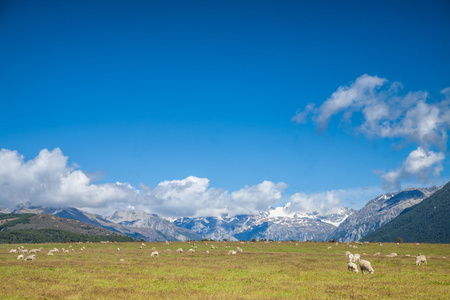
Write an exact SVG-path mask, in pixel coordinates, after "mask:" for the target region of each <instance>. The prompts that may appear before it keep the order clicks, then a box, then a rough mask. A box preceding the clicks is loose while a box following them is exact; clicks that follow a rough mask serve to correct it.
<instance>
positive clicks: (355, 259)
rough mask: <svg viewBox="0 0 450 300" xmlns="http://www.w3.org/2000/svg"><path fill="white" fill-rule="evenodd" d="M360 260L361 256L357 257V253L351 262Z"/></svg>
mask: <svg viewBox="0 0 450 300" xmlns="http://www.w3.org/2000/svg"><path fill="white" fill-rule="evenodd" d="M360 259H361V255H359V254H358V253H356V254H353V262H355V263H356V262H358V261H359V260H360Z"/></svg>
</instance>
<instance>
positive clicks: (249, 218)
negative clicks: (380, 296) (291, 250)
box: [172, 204, 355, 241]
mask: <svg viewBox="0 0 450 300" xmlns="http://www.w3.org/2000/svg"><path fill="white" fill-rule="evenodd" d="M354 212H355V210H353V209H351V208H342V209H340V210H339V211H338V212H336V213H333V214H328V215H320V214H319V213H317V212H315V213H311V214H306V213H299V212H291V211H290V210H289V204H288V205H286V206H284V207H269V210H268V211H265V212H260V213H259V214H258V215H237V216H225V217H195V218H189V217H183V218H177V219H175V220H172V222H173V223H174V224H175V225H176V226H179V227H183V228H186V229H189V230H192V231H194V232H196V233H198V234H199V235H201V236H202V237H203V238H207V239H214V240H221V239H228V240H252V239H256V240H260V239H267V240H269V239H272V240H299V241H306V240H318V241H321V240H324V239H325V238H326V237H327V236H328V235H330V234H331V232H333V231H334V229H336V226H337V225H338V224H340V223H341V222H343V221H344V220H345V219H346V218H347V217H348V216H350V215H351V214H353V213H354Z"/></svg>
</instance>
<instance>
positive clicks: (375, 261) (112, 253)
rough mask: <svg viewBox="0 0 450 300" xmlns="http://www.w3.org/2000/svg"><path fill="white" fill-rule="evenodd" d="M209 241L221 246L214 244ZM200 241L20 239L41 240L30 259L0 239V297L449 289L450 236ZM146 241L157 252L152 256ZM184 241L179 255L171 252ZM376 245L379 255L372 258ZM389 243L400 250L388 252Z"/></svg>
mask: <svg viewBox="0 0 450 300" xmlns="http://www.w3.org/2000/svg"><path fill="white" fill-rule="evenodd" d="M211 244H214V245H216V246H218V249H214V250H212V249H210V245H211ZM196 245H197V247H198V249H197V250H196V253H187V250H188V249H189V248H190V245H189V244H188V243H181V242H179V243H178V242H177V243H172V244H170V245H165V243H147V246H146V247H143V249H139V246H140V243H114V244H100V243H91V244H83V245H76V244H72V248H73V249H74V251H71V252H70V253H68V254H63V253H55V255H54V256H48V255H47V254H46V253H47V252H48V250H49V249H52V248H53V247H57V248H63V247H64V248H66V249H67V248H68V247H69V244H33V245H28V246H25V245H24V246H25V248H27V249H32V248H39V247H43V248H44V249H43V251H42V252H41V253H38V254H37V255H36V260H34V261H17V260H16V258H17V254H12V253H9V250H10V249H12V248H13V247H17V246H19V245H1V246H0V291H1V292H0V298H1V299H187V298H191V299H283V298H284V299H289V298H292V299H373V298H376V299H408V298H410V299H448V295H449V294H450V258H449V257H448V256H449V255H450V245H439V244H421V245H419V246H416V245H415V244H400V246H396V245H395V244H384V245H383V247H380V246H379V245H378V244H364V245H358V249H353V248H350V247H348V246H347V245H346V244H344V243H341V244H339V245H338V246H335V245H334V244H330V243H299V244H298V246H295V243H289V242H283V243H277V242H274V243H263V242H256V243H251V244H250V243H245V244H241V243H238V242H235V243H234V242H227V243H223V242H208V245H205V243H204V242H196ZM329 245H331V246H332V249H330V250H328V249H327V247H328V246H329ZM82 246H85V247H86V250H85V251H81V250H80V248H81V247H82ZM226 246H230V249H236V247H237V246H239V247H241V248H242V249H243V250H244V252H243V253H238V254H237V255H228V254H227V253H228V250H229V249H228V248H226ZM152 247H155V248H156V249H157V250H158V251H159V257H150V254H151V252H152V250H151V248H152ZM180 247H182V248H183V249H184V253H182V254H180V253H176V249H178V248H180ZM117 248H120V251H117ZM167 249H170V250H171V251H168V250H167ZM206 250H209V251H210V254H209V255H207V254H206V253H205V252H206ZM347 250H348V251H351V252H352V253H360V254H361V257H362V258H364V259H367V260H369V261H370V262H371V263H372V266H373V268H374V269H375V273H374V274H373V275H364V276H363V275H362V274H361V273H357V274H356V273H350V272H348V271H347V259H346V256H345V252H346V251H347ZM379 251H380V252H381V254H382V255H381V256H379V257H374V256H373V254H374V253H376V252H379ZM391 252H396V253H397V254H398V255H399V256H397V257H394V258H389V257H385V256H384V255H386V254H389V253H391ZM419 252H420V253H422V254H424V255H426V256H427V259H428V265H426V266H416V265H415V255H417V254H418V253H419ZM363 253H367V255H363ZM405 254H410V255H412V256H411V257H406V256H405ZM444 256H446V258H444ZM121 259H123V260H124V261H120V260H121Z"/></svg>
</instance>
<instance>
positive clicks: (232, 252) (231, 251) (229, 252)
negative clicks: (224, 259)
mask: <svg viewBox="0 0 450 300" xmlns="http://www.w3.org/2000/svg"><path fill="white" fill-rule="evenodd" d="M228 254H231V255H236V251H234V250H230V251H228Z"/></svg>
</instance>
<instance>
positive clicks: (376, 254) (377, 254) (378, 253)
mask: <svg viewBox="0 0 450 300" xmlns="http://www.w3.org/2000/svg"><path fill="white" fill-rule="evenodd" d="M380 254H381V253H380V252H377V253H375V254H374V255H373V256H380Z"/></svg>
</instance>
